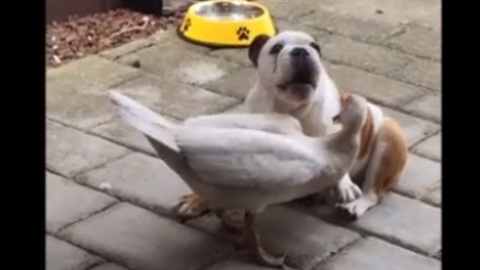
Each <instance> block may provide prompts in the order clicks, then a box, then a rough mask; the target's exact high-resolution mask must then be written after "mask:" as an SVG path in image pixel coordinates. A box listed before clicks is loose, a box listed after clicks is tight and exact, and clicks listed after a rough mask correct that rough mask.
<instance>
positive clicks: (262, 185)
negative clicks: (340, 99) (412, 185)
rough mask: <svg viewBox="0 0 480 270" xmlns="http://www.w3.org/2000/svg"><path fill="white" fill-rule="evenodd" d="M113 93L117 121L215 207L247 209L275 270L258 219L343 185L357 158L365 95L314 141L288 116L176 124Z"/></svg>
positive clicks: (253, 237)
mask: <svg viewBox="0 0 480 270" xmlns="http://www.w3.org/2000/svg"><path fill="white" fill-rule="evenodd" d="M109 94H110V98H111V99H112V101H113V103H114V104H115V105H116V107H117V109H118V112H119V114H120V116H121V117H122V118H123V119H124V120H125V121H126V122H128V123H129V124H131V125H132V126H134V127H135V128H137V129H138V130H139V131H141V132H142V133H143V134H144V135H145V136H146V137H147V138H148V140H149V141H150V143H151V144H152V146H153V147H154V148H155V150H156V152H157V153H158V155H159V156H160V157H161V158H163V159H164V161H165V162H166V163H167V164H168V165H169V166H170V167H171V168H172V169H173V170H175V171H176V172H177V173H178V174H179V175H180V176H181V177H182V178H183V180H184V181H185V182H186V183H187V184H188V185H189V186H190V187H191V188H192V190H194V191H195V192H196V193H197V194H199V195H200V196H201V197H202V198H203V199H204V200H206V201H207V202H208V205H209V207H210V208H211V209H214V210H216V211H225V210H242V211H245V225H246V228H247V235H248V238H247V239H248V240H249V243H250V244H251V245H252V246H251V247H252V248H253V250H254V251H255V255H256V256H257V259H258V260H259V261H260V262H261V263H264V264H266V265H268V266H277V267H278V266H283V257H281V258H274V257H272V256H270V255H269V254H267V253H266V252H265V251H263V249H262V248H261V246H260V243H259V238H258V235H257V233H256V231H255V227H254V223H255V218H256V215H257V214H259V213H260V212H262V211H263V210H264V209H265V208H266V207H267V206H269V205H272V204H279V203H284V202H288V201H291V200H294V199H297V198H301V197H305V196H307V195H310V194H314V193H318V192H320V191H323V190H325V189H327V188H329V187H331V186H333V185H335V184H336V183H338V182H339V181H340V180H341V178H342V177H344V176H345V175H346V173H347V172H348V171H349V170H350V168H351V167H352V165H353V163H354V161H355V157H356V156H357V153H358V150H359V145H360V138H359V132H360V130H361V127H362V124H363V122H364V120H365V112H366V109H365V107H366V105H367V103H366V100H365V99H364V98H362V97H360V96H357V95H351V96H350V97H349V98H347V99H346V102H345V106H344V109H343V110H342V112H340V114H339V115H338V116H337V120H338V121H339V122H340V123H341V124H342V129H341V130H340V131H339V132H337V133H335V134H332V135H328V136H325V137H321V138H314V137H308V136H305V135H304V134H303V133H302V132H301V131H300V130H301V128H300V124H299V123H298V122H297V120H296V119H294V118H292V117H290V116H287V115H280V114H228V115H225V114H224V115H212V116H201V117H199V118H196V119H195V118H193V119H189V120H187V121H185V122H184V123H183V124H174V123H172V122H170V121H168V120H166V119H165V118H163V117H161V116H160V115H158V114H156V113H154V112H153V111H151V110H149V109H148V108H146V107H145V106H143V105H141V104H139V103H137V102H135V101H133V100H132V99H130V98H128V97H126V96H124V95H122V94H120V93H118V92H115V91H110V93H109ZM202 123H203V124H202ZM225 126H228V127H225ZM262 129H263V130H262Z"/></svg>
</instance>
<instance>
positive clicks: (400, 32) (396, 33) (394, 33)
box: [311, 25, 441, 63]
mask: <svg viewBox="0 0 480 270" xmlns="http://www.w3.org/2000/svg"><path fill="white" fill-rule="evenodd" d="M311 27H313V30H314V31H318V32H319V33H321V34H326V35H328V36H333V37H335V36H337V37H342V38H346V39H349V40H351V41H354V42H358V43H363V44H367V45H371V46H375V47H381V48H385V49H388V50H391V51H394V52H397V53H401V54H405V55H408V56H413V57H415V58H419V59H422V60H428V61H432V62H436V63H441V61H440V59H437V58H435V57H431V56H425V55H420V54H417V53H414V52H408V51H406V50H403V49H402V48H400V47H394V46H391V45H389V44H388V43H387V42H388V41H389V40H391V39H392V38H395V37H399V36H401V35H404V34H405V33H407V32H408V26H400V28H398V29H394V31H392V33H390V34H388V35H386V36H385V37H384V38H382V39H381V40H380V41H379V42H378V43H375V42H370V41H367V40H362V39H360V38H356V37H352V36H349V35H345V34H342V33H339V32H335V31H329V30H327V29H325V28H321V27H316V26H314V25H312V26H311Z"/></svg>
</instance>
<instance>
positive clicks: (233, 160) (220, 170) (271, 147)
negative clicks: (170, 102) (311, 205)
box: [177, 127, 325, 189]
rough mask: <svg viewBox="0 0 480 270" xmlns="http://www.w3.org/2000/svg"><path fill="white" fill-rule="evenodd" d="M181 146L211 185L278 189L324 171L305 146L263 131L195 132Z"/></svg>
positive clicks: (189, 131) (181, 136) (187, 134)
mask: <svg viewBox="0 0 480 270" xmlns="http://www.w3.org/2000/svg"><path fill="white" fill-rule="evenodd" d="M177 145H178V146H179V148H180V149H181V152H182V153H183V154H184V156H185V157H186V158H187V162H188V163H189V165H190V167H191V168H192V169H193V170H194V171H195V173H196V174H197V175H198V176H199V177H200V178H201V179H202V180H203V181H204V182H205V183H207V184H212V185H219V186H229V187H238V188H242V187H244V188H252V187H257V188H262V189H276V188H285V187H292V186H296V185H300V184H303V183H305V182H307V181H309V180H311V179H312V178H313V177H315V176H318V173H319V172H320V171H321V170H322V168H324V167H325V166H324V164H322V161H319V160H318V157H316V155H315V154H314V153H313V152H312V151H311V150H310V149H309V148H308V147H306V146H305V145H303V144H301V143H298V142H296V141H293V140H291V139H288V137H287V136H282V135H275V134H271V133H267V132H263V131H254V130H246V129H221V128H201V127H196V128H191V129H186V130H184V132H181V133H179V134H177Z"/></svg>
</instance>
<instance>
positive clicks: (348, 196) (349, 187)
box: [332, 179, 362, 204]
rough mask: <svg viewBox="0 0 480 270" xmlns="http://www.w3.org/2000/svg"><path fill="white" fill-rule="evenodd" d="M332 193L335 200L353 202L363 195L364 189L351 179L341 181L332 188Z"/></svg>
mask: <svg viewBox="0 0 480 270" xmlns="http://www.w3.org/2000/svg"><path fill="white" fill-rule="evenodd" d="M332 193H333V194H332V195H333V197H334V199H335V202H336V203H341V204H345V203H349V202H352V201H354V200H356V199H358V198H360V196H362V190H360V188H359V187H358V186H357V185H356V184H355V183H353V182H352V181H351V180H350V179H348V180H345V181H340V182H339V183H338V184H337V185H336V186H334V187H333V188H332Z"/></svg>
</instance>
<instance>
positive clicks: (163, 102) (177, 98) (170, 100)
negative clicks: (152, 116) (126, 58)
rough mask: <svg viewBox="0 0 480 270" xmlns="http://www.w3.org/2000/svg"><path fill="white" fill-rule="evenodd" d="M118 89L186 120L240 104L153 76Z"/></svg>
mask: <svg viewBox="0 0 480 270" xmlns="http://www.w3.org/2000/svg"><path fill="white" fill-rule="evenodd" d="M116 89H117V90H119V91H121V92H122V93H125V94H126V95H128V96H129V97H131V98H132V99H134V100H136V101H138V102H140V103H142V104H143V105H145V106H147V107H149V108H150V109H152V110H154V111H156V112H159V113H163V114H166V115H168V116H171V117H174V118H176V119H182V120H183V119H185V118H188V117H192V116H198V115H202V114H211V113H217V112H221V111H223V110H225V109H227V108H229V107H231V106H233V105H236V104H238V103H240V101H239V100H237V99H234V98H232V97H227V96H224V95H220V94H217V93H213V92H210V91H207V90H205V89H203V88H201V87H199V86H192V85H189V84H186V83H180V82H175V81H162V80H161V79H159V78H158V77H157V76H153V75H144V76H141V77H139V78H137V79H135V80H132V81H129V82H127V83H125V84H122V85H119V86H118V87H117V88H116Z"/></svg>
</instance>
